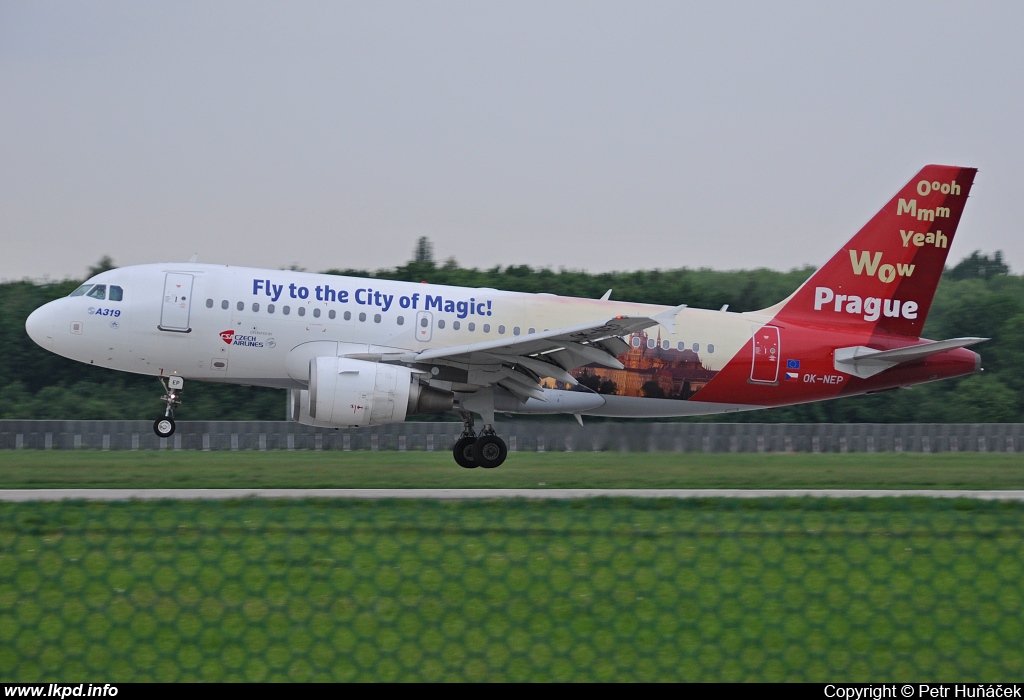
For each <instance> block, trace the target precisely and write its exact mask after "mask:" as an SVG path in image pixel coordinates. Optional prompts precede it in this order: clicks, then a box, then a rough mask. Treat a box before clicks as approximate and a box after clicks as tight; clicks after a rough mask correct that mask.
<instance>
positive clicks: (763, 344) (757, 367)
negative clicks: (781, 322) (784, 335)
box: [750, 326, 782, 384]
mask: <svg viewBox="0 0 1024 700" xmlns="http://www.w3.org/2000/svg"><path fill="white" fill-rule="evenodd" d="M753 347H754V357H753V363H752V364H751V367H750V381H752V382H757V383H759V384H775V383H776V382H778V381H779V357H780V356H781V355H782V352H781V350H780V348H779V329H778V328H776V327H775V326H761V327H760V328H757V327H755V328H754V345H753Z"/></svg>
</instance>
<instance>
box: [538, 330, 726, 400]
mask: <svg viewBox="0 0 1024 700" xmlns="http://www.w3.org/2000/svg"><path fill="white" fill-rule="evenodd" d="M627 342H628V343H629V350H628V351H626V352H624V353H622V354H621V355H619V356H618V358H617V359H618V360H619V362H621V363H622V364H623V365H624V367H623V368H622V369H611V368H609V367H604V366H601V365H597V364H589V365H585V366H583V367H577V368H576V369H574V370H572V371H570V372H569V373H570V374H571V375H572V376H573V377H575V378H576V379H577V381H579V383H580V385H579V386H577V387H568V386H567V385H565V384H563V383H562V382H556V381H554V380H552V379H546V380H544V382H543V385H544V386H546V387H549V388H552V389H554V388H559V389H566V388H572V389H575V390H577V391H596V392H597V393H599V394H611V395H614V396H636V397H645V398H652V399H677V400H686V399H688V398H690V397H691V396H693V395H694V394H696V393H697V392H698V391H700V390H701V389H702V388H703V387H704V385H705V384H707V383H708V382H709V381H711V379H712V378H713V377H714V376H715V374H717V371H716V370H712V369H708V368H707V367H705V366H704V365H703V364H702V363H701V361H700V355H699V354H698V353H697V352H696V351H694V350H679V349H676V348H671V347H666V346H667V345H668V341H662V339H661V334H660V332H659V334H658V337H657V338H650V337H649V336H648V335H647V333H645V332H643V331H641V332H639V333H634V334H632V335H631V336H629V339H628V341H627Z"/></svg>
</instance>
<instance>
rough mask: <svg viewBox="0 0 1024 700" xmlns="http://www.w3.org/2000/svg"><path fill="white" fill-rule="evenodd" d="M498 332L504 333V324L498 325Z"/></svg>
mask: <svg viewBox="0 0 1024 700" xmlns="http://www.w3.org/2000/svg"><path fill="white" fill-rule="evenodd" d="M498 333H500V334H501V335H505V326H498Z"/></svg>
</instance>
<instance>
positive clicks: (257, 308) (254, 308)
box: [252, 302, 260, 312]
mask: <svg viewBox="0 0 1024 700" xmlns="http://www.w3.org/2000/svg"><path fill="white" fill-rule="evenodd" d="M252 310H253V312H256V311H259V310H260V305H259V304H258V303H256V302H253V303H252Z"/></svg>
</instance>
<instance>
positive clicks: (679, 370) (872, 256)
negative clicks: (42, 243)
mask: <svg viewBox="0 0 1024 700" xmlns="http://www.w3.org/2000/svg"><path fill="white" fill-rule="evenodd" d="M976 172H977V170H976V169H974V168H962V167H955V166H944V165H928V166H925V167H924V168H923V169H922V170H921V171H920V172H919V173H918V174H917V175H916V176H914V177H913V178H912V179H911V180H910V182H908V183H907V184H906V185H905V186H904V187H902V188H901V189H900V190H899V192H897V194H896V195H895V196H894V197H893V198H892V199H891V200H890V201H889V202H888V204H886V205H885V206H884V207H883V208H882V209H881V211H879V212H878V213H877V214H876V215H875V216H874V217H872V218H871V220H870V221H869V222H868V223H867V224H866V225H865V226H864V227H863V228H861V229H860V231H858V232H857V233H856V234H855V235H854V236H853V237H852V238H851V239H850V240H849V241H848V242H847V243H846V244H845V245H844V246H843V247H842V248H841V249H840V250H839V252H838V253H836V254H835V255H834V256H833V257H832V258H831V259H829V260H828V261H827V262H826V263H825V264H824V266H822V267H821V268H820V269H819V270H817V271H816V272H815V273H814V274H813V275H811V277H810V278H809V279H808V280H807V281H806V282H805V283H804V284H803V285H801V286H800V287H799V288H798V289H797V290H796V291H795V292H794V293H793V294H792V295H790V296H789V297H788V298H787V299H785V300H783V301H781V302H779V303H777V304H775V305H774V306H771V307H769V308H766V309H762V310H760V311H749V312H742V313H733V312H729V311H728V310H727V307H723V308H722V309H719V310H710V309H697V308H689V307H687V305H686V304H685V303H681V304H679V305H678V306H674V307H665V306H656V305H651V304H639V303H633V302H626V301H615V300H612V299H611V298H610V294H605V295H604V296H603V297H602V298H600V299H581V298H570V297H559V296H555V295H552V294H543V293H542V294H525V293H518V292H508V291H499V290H496V289H487V288H463V287H453V286H444V285H435V284H426V283H422V284H416V283H410V282H394V281H387V280H379V279H362V278H354V277H342V276H335V275H326V274H312V273H306V272H296V271H289V270H267V269H255V268H246V267H232V266H228V265H214V264H199V263H196V262H187V263H160V264H145V265H132V266H128V267H122V268H118V269H114V270H109V271H106V272H102V273H100V274H98V275H95V276H94V277H92V278H91V279H89V280H88V281H87V282H85V283H84V284H83V285H81V286H80V287H78V288H77V289H75V290H74V291H73V292H72V293H71V294H70V295H69V296H68V297H65V298H62V299H58V300H56V301H52V302H50V303H48V304H45V305H43V306H41V307H40V308H38V309H36V310H35V311H34V312H33V313H32V314H31V315H30V316H29V317H28V319H27V320H26V323H25V328H26V331H27V332H28V335H29V336H30V337H31V338H32V340H34V341H35V342H36V343H37V344H39V345H40V346H42V347H43V348H45V349H46V350H49V351H51V352H54V353H57V354H58V355H62V356H64V357H68V358H71V359H74V360H78V361H79V362H83V363H86V364H90V365H96V366H100V367H107V368H110V369H114V370H119V371H124V372H134V373H138V374H145V375H153V376H156V377H158V378H159V379H160V381H161V383H163V387H164V395H163V396H162V401H163V402H164V404H165V410H164V413H163V415H162V416H159V417H158V418H157V419H156V420H155V421H154V426H153V429H154V431H155V432H156V434H157V435H158V436H160V437H169V436H171V435H172V434H173V433H174V431H175V421H174V415H175V410H176V409H177V408H178V406H179V405H180V404H181V396H182V391H183V388H184V381H185V380H186V379H188V380H189V381H206V382H227V383H235V384H246V385H258V386H267V387H277V388H282V389H287V390H289V391H290V397H289V399H290V406H291V408H290V411H291V416H290V417H291V419H292V420H294V421H298V422H299V423H302V424H304V425H311V426H316V427H320V428H341V427H362V426H370V425H380V424H385V423H396V422H402V421H404V420H406V418H408V417H409V416H414V415H418V414H425V413H437V412H455V413H457V414H458V415H459V416H460V417H461V418H462V421H463V432H462V434H461V437H460V438H459V439H458V441H457V442H456V443H455V445H454V446H453V449H452V452H453V456H454V458H455V461H456V462H457V463H458V464H459V465H461V466H462V467H466V468H474V467H483V468H494V467H497V466H499V465H500V464H501V463H502V462H503V461H504V460H505V458H506V456H507V453H508V449H507V446H506V444H505V442H504V440H502V439H501V437H500V436H498V435H497V434H496V433H495V431H494V428H493V426H494V416H495V413H520V414H570V415H573V416H575V417H576V419H577V420H578V421H580V422H581V423H582V420H583V417H584V416H605V417H616V418H657V417H675V416H697V415H707V414H718V413H726V414H727V413H731V412H735V411H749V410H755V409H763V408H770V407H776V406H786V405H791V404H799V403H805V402H811V401H822V400H826V399H833V398H839V397H846V396H856V395H859V394H866V393H872V392H878V391H885V390H888V389H895V388H899V387H907V386H911V385H914V384H919V383H922V382H930V381H935V380H939V379H946V378H950V377H957V376H961V375H966V374H970V373H972V372H975V371H978V370H979V369H980V362H981V358H980V356H979V355H978V354H976V353H975V352H973V351H971V350H968V349H966V348H967V347H968V346H970V345H973V344H975V343H978V342H981V341H983V340H986V339H985V338H974V337H970V338H952V339H949V340H941V341H937V342H936V341H931V340H927V339H924V338H921V330H922V328H923V327H924V323H925V318H926V317H927V315H928V310H929V308H930V306H931V303H932V298H933V296H934V294H935V288H936V286H937V284H938V281H939V277H940V276H941V274H942V270H943V267H944V265H945V261H946V255H947V253H948V251H949V246H950V245H951V244H952V242H953V236H954V234H955V233H956V229H957V225H958V224H959V222H960V217H961V215H962V213H963V209H964V204H965V203H966V200H967V196H968V194H969V192H970V189H971V185H972V184H973V182H974V176H975V174H976ZM780 245H784V243H782V242H781V239H780ZM680 301H683V300H680ZM477 415H479V416H480V419H481V421H482V424H483V425H482V428H481V430H480V431H479V432H477V431H476V428H475V416H477Z"/></svg>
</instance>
